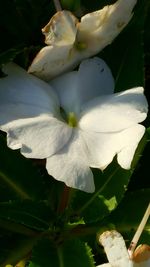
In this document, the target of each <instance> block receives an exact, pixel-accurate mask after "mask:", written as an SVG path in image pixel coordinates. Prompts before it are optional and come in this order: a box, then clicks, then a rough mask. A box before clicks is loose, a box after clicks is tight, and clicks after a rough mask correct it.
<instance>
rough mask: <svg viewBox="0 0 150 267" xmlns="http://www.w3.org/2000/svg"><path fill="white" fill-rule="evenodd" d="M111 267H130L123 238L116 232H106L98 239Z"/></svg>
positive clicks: (130, 263)
mask: <svg viewBox="0 0 150 267" xmlns="http://www.w3.org/2000/svg"><path fill="white" fill-rule="evenodd" d="M99 241H100V243H101V244H102V245H103V247H104V249H105V252H106V255H107V258H108V261H109V263H110V264H111V265H112V266H113V267H132V266H133V264H132V262H131V261H130V259H129V255H128V251H127V248H126V245H125V242H124V240H123V237H122V236H121V235H120V234H119V233H118V232H117V231H106V232H104V233H103V234H102V235H101V236H100V239H99Z"/></svg>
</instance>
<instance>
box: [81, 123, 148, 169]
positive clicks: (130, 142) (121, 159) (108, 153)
mask: <svg viewBox="0 0 150 267" xmlns="http://www.w3.org/2000/svg"><path fill="white" fill-rule="evenodd" d="M144 132H145V128H144V127H143V126H142V125H134V126H133V127H131V128H128V129H126V130H124V131H121V132H118V133H94V132H82V136H83V139H84V142H85V144H86V146H87V150H88V152H87V153H88V158H89V162H90V163H89V164H90V167H93V168H100V169H101V170H104V169H105V168H106V167H107V166H108V165H109V164H110V163H111V161H112V160H113V158H114V156H115V155H116V154H117V155H118V156H117V159H118V163H119V164H120V166H121V167H122V168H124V169H129V168H130V167H131V162H132V159H133V156H134V153H135V150H136V148H137V146H138V143H139V141H140V139H141V138H142V136H143V134H144Z"/></svg>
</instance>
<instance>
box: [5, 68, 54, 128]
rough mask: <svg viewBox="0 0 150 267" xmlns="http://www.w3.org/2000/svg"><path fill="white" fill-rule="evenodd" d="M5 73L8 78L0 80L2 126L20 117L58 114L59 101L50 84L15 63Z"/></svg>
mask: <svg viewBox="0 0 150 267" xmlns="http://www.w3.org/2000/svg"><path fill="white" fill-rule="evenodd" d="M3 71H4V72H5V73H6V74H7V76H6V77H4V78H1V79H0V88H1V90H0V114H1V115H0V124H2V123H5V120H6V122H7V121H8V120H13V119H17V118H18V117H19V118H23V117H27V116H36V115H39V114H42V113H53V114H54V115H55V114H57V112H58V99H57V96H56V94H55V92H54V91H53V90H52V88H51V87H50V86H49V85H48V84H46V83H45V82H43V81H41V80H39V79H38V78H36V77H34V76H32V75H30V74H28V73H26V71H25V70H23V69H22V68H20V67H19V66H17V65H16V64H13V63H10V64H7V65H5V66H4V68H3ZM2 117H3V119H2Z"/></svg>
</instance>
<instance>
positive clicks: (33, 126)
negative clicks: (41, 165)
mask: <svg viewBox="0 0 150 267" xmlns="http://www.w3.org/2000/svg"><path fill="white" fill-rule="evenodd" d="M1 128H2V130H3V131H6V132H7V133H8V138H7V142H8V146H9V147H10V148H12V149H17V148H21V153H22V154H23V155H24V156H25V157H27V158H37V159H43V158H46V157H49V156H51V155H52V154H54V153H56V152H57V151H59V150H60V149H61V148H62V147H63V146H64V145H65V144H66V143H67V142H68V141H69V139H70V137H71V134H72V128H70V127H69V126H67V124H65V123H63V122H61V121H59V120H57V119H56V118H53V117H50V116H48V115H43V116H40V117H36V118H28V119H20V120H16V121H13V122H11V123H9V124H7V125H5V126H3V127H1Z"/></svg>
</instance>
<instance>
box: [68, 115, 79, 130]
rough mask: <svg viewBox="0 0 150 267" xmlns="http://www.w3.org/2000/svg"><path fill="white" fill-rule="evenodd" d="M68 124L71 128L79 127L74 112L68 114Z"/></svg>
mask: <svg viewBox="0 0 150 267" xmlns="http://www.w3.org/2000/svg"><path fill="white" fill-rule="evenodd" d="M68 124H69V126H70V127H77V125H78V122H77V118H76V116H75V114H74V113H73V112H69V114H68Z"/></svg>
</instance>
